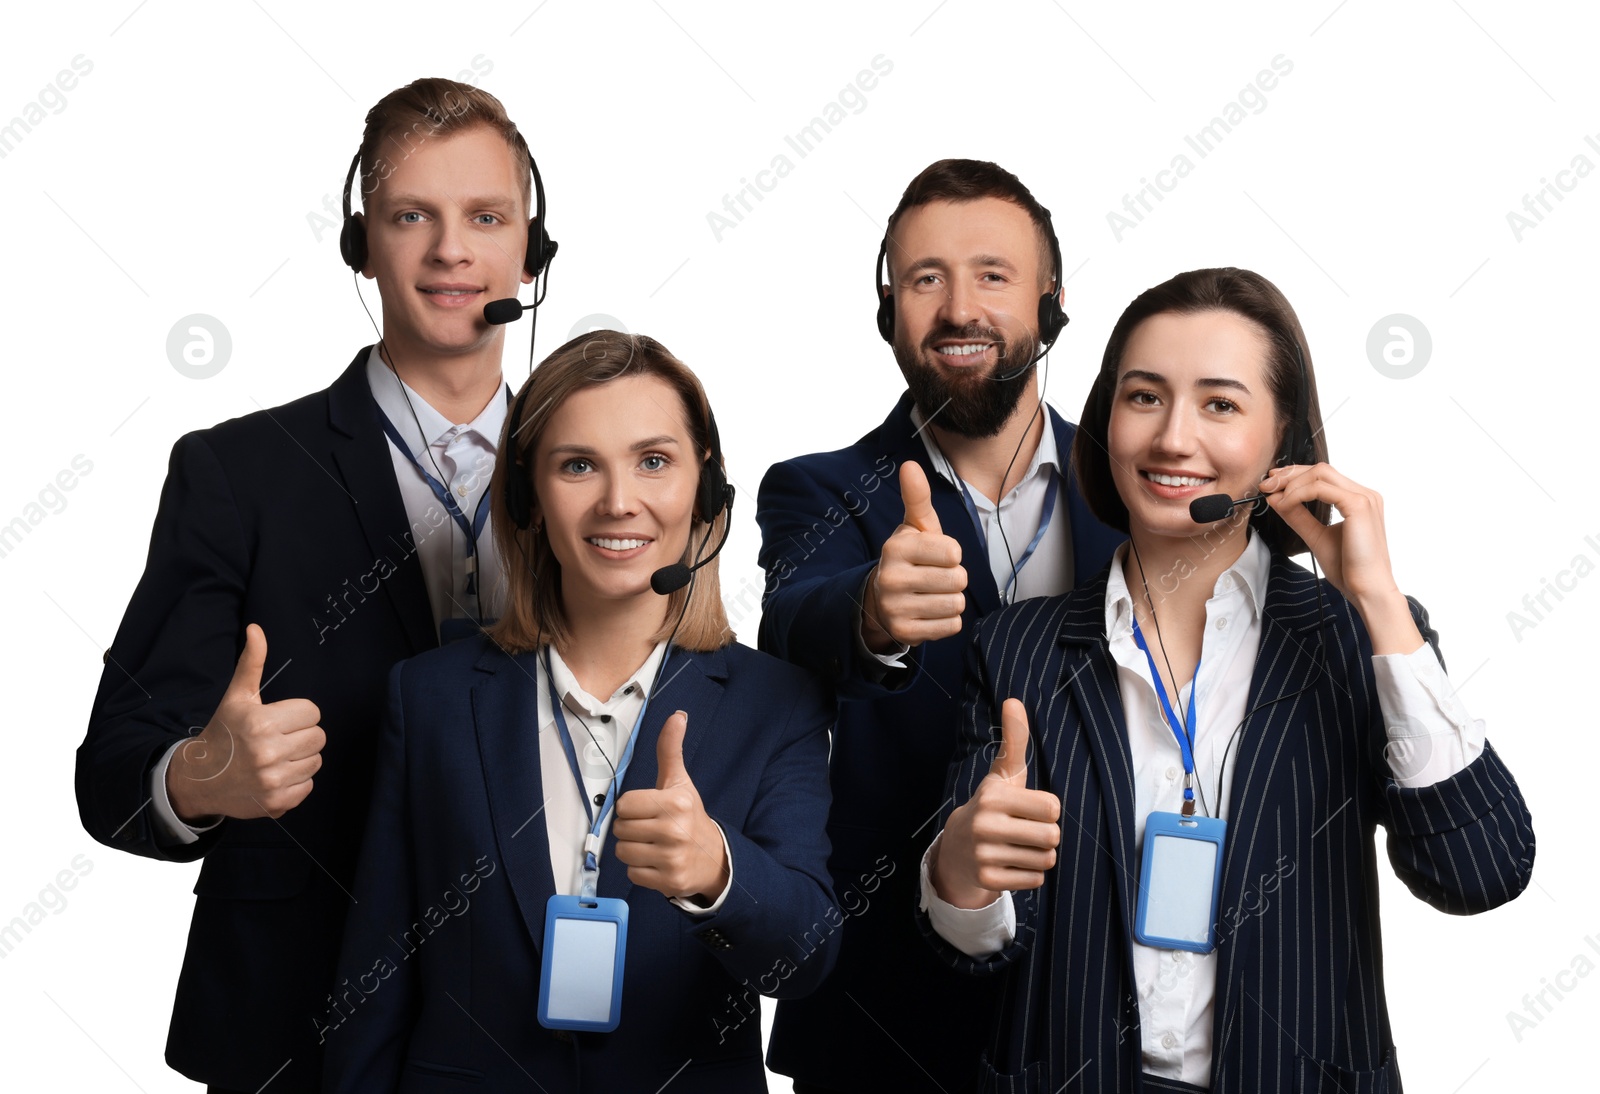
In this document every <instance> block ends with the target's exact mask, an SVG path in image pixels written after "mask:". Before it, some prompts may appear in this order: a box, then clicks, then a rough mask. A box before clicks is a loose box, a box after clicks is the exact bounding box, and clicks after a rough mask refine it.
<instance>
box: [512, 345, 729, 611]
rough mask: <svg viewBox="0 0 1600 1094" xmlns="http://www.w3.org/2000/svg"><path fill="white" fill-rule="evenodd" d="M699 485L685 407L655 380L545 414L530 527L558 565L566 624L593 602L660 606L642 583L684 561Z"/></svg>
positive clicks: (616, 383)
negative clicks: (537, 527) (540, 530)
mask: <svg viewBox="0 0 1600 1094" xmlns="http://www.w3.org/2000/svg"><path fill="white" fill-rule="evenodd" d="M698 482H699V462H698V460H697V457H696V453H695V446H694V442H693V440H692V438H691V434H690V431H689V425H688V419H687V415H686V414H685V410H684V405H683V400H682V399H681V398H680V397H679V395H678V393H677V391H676V390H674V389H673V388H672V386H671V385H669V384H668V383H667V382H666V381H665V380H662V379H660V378H659V377H656V376H651V375H632V376H623V377H621V378H619V379H615V380H610V381H607V382H606V383H602V384H597V385H594V386H592V387H585V388H582V389H580V390H578V391H576V392H574V393H573V394H571V395H570V396H568V397H567V399H566V400H565V401H564V402H563V403H562V404H561V405H560V406H559V407H557V408H556V409H555V411H554V412H552V414H551V416H550V419H549V423H548V424H547V425H546V426H545V428H544V431H543V434H542V436H541V437H540V440H539V445H538V455H537V460H536V464H535V471H534V480H533V483H534V493H535V494H536V495H537V498H538V501H537V503H536V505H535V520H542V521H543V522H544V534H545V535H546V536H547V537H548V539H549V543H550V549H551V551H552V552H553V553H554V554H555V556H556V560H557V561H558V562H559V563H560V564H561V593H562V599H563V601H564V602H565V603H566V606H567V612H568V614H569V617H570V616H571V615H572V614H574V613H576V612H581V611H583V610H584V606H585V605H586V604H593V603H594V602H595V601H597V600H622V599H628V598H633V597H640V596H648V597H649V598H650V599H651V601H652V602H654V603H656V604H660V605H664V604H665V603H666V600H665V598H663V597H660V596H658V595H657V594H656V593H655V592H653V591H652V590H651V588H650V575H651V574H652V573H654V572H655V571H656V570H657V569H659V568H661V567H663V566H670V565H672V564H673V563H675V562H677V561H679V560H680V559H681V558H682V557H683V554H684V550H685V547H686V546H687V544H688V542H689V529H690V525H691V521H692V518H693V514H694V501H695V488H696V485H697V484H698Z"/></svg>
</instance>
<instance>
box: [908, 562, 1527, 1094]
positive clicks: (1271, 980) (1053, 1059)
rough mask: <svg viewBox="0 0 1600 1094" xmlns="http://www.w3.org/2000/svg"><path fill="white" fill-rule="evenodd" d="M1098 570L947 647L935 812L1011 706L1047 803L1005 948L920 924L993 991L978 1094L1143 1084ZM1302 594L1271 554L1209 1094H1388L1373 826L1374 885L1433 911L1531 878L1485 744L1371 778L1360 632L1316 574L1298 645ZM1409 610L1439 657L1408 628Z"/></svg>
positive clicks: (966, 782)
mask: <svg viewBox="0 0 1600 1094" xmlns="http://www.w3.org/2000/svg"><path fill="white" fill-rule="evenodd" d="M1108 572H1109V571H1108V570H1107V571H1102V572H1101V574H1100V576H1099V578H1098V579H1097V580H1096V581H1095V582H1093V583H1092V584H1089V585H1084V586H1080V587H1079V588H1078V589H1076V590H1074V591H1072V592H1070V593H1067V594H1065V595H1063V596H1057V597H1046V598H1039V599H1034V600H1027V601H1023V602H1021V603H1019V604H1017V605H1015V606H1013V607H1010V608H1006V609H1003V610H1001V611H999V612H997V613H995V614H993V615H990V616H988V617H987V618H985V619H984V620H983V623H982V625H981V627H980V628H979V631H978V634H977V637H976V639H975V641H974V644H973V646H972V647H971V648H970V650H969V653H968V674H967V683H966V702H965V711H964V717H963V724H962V734H963V744H962V748H963V752H964V755H962V756H959V757H958V758H957V760H956V761H955V763H954V764H953V765H952V767H951V774H950V800H949V801H948V802H947V804H946V807H945V808H946V814H945V815H946V817H948V815H949V810H950V809H953V808H954V807H955V806H956V805H959V804H960V803H961V802H964V801H966V800H967V799H968V798H970V797H971V796H972V794H973V792H974V791H975V790H976V788H977V784H978V781H979V780H980V779H982V778H983V776H984V775H985V774H986V773H987V772H988V768H989V764H990V760H991V759H992V756H993V753H994V749H995V748H997V747H998V742H999V721H998V716H999V707H1000V704H1001V702H1002V701H1003V700H1005V699H1006V698H1011V697H1015V698H1018V699H1021V700H1022V702H1023V704H1024V705H1025V706H1026V707H1027V711H1028V721H1029V726H1030V731H1031V734H1032V738H1033V739H1032V747H1031V748H1030V755H1029V758H1028V768H1029V774H1028V779H1029V782H1028V785H1030V786H1032V787H1035V788H1038V787H1048V788H1049V789H1051V790H1052V791H1054V792H1055V793H1056V794H1057V795H1059V796H1060V797H1061V799H1062V803H1063V810H1062V820H1061V827H1062V833H1061V837H1062V838H1061V847H1060V852H1059V856H1058V859H1057V864H1056V866H1055V867H1054V868H1053V869H1052V870H1051V871H1050V872H1049V873H1048V874H1047V875H1046V877H1045V882H1044V885H1043V887H1042V888H1040V889H1038V890H1034V891H1032V892H1026V893H1018V894H1015V899H1016V911H1017V937H1016V940H1015V941H1014V942H1013V943H1012V945H1011V946H1010V947H1009V948H1007V949H1006V950H1004V951H1002V952H1000V953H998V954H994V955H991V956H990V957H988V958H986V959H983V960H975V959H973V958H970V957H967V956H966V955H965V954H962V953H960V952H959V951H957V950H955V949H954V948H953V947H951V946H949V945H948V944H947V943H945V942H944V941H943V940H942V939H941V938H939V937H938V935H936V934H934V933H933V930H932V928H931V926H930V924H929V923H928V919H927V916H926V914H925V913H919V920H920V922H921V925H922V928H923V931H924V933H925V934H926V935H927V936H928V938H929V940H930V941H931V942H932V943H933V944H934V946H935V948H936V949H938V950H939V951H940V953H941V954H942V955H943V956H944V957H945V959H946V960H947V961H949V962H950V963H951V964H952V965H955V966H957V967H959V968H963V969H965V970H967V971H969V972H974V973H990V972H993V973H999V974H1000V975H1001V976H1002V977H1003V978H1004V988H1003V996H1004V1003H1003V1005H1002V1007H1001V1010H1000V1012H999V1014H998V1016H997V1021H996V1028H995V1030H994V1037H993V1041H992V1044H991V1046H990V1050H989V1053H988V1057H987V1059H986V1060H985V1062H984V1066H983V1081H982V1085H981V1086H980V1089H981V1090H984V1091H995V1092H1003V1094H1023V1092H1032V1091H1058V1092H1059V1091H1063V1090H1065V1091H1102V1092H1107V1094H1109V1092H1112V1091H1118V1092H1132V1091H1138V1090H1140V1089H1141V1082H1140V1079H1139V1077H1138V1076H1139V1074H1140V1036H1139V1009H1138V1005H1137V1001H1136V994H1135V993H1136V986H1135V982H1134V975H1133V950H1132V925H1133V919H1134V908H1135V903H1136V899H1137V888H1138V881H1139V865H1140V864H1139V857H1138V854H1137V853H1136V849H1135V847H1134V839H1133V820H1134V818H1133V809H1134V789H1133V764H1132V759H1131V757H1130V755H1129V751H1128V743H1127V741H1128V736H1127V729H1126V725H1125V723H1124V720H1123V712H1122V699H1121V693H1120V691H1119V689H1118V685H1117V671H1116V664H1115V662H1114V661H1113V660H1112V657H1111V654H1110V650H1109V647H1108V645H1107V642H1106V637H1105V594H1106V576H1107V573H1108ZM1317 584H1318V582H1317V580H1316V579H1315V578H1314V577H1313V576H1312V575H1311V574H1310V573H1308V572H1306V571H1305V570H1304V569H1302V568H1301V567H1299V566H1298V565H1296V564H1295V563H1293V562H1291V561H1289V559H1288V558H1287V557H1285V556H1283V555H1277V554H1275V555H1274V556H1273V559H1272V568H1271V571H1270V576H1269V579H1268V584H1267V596H1266V604H1265V607H1264V609H1263V626H1262V636H1261V648H1260V650H1259V652H1258V654H1257V658H1256V664H1255V670H1254V674H1253V677H1252V680H1251V684H1250V696H1249V703H1248V705H1247V707H1246V709H1247V710H1248V711H1251V712H1252V713H1251V714H1250V715H1249V717H1248V718H1247V719H1246V721H1245V724H1244V728H1243V730H1242V732H1241V733H1240V734H1239V737H1238V740H1237V742H1236V744H1235V747H1236V748H1238V749H1239V756H1238V760H1237V766H1236V768H1235V772H1234V776H1233V784H1232V787H1231V790H1230V794H1231V800H1230V811H1229V816H1230V817H1231V818H1232V819H1231V821H1230V823H1229V825H1228V833H1227V840H1226V844H1225V847H1224V858H1223V877H1222V890H1221V897H1220V903H1219V922H1218V937H1219V941H1218V961H1217V964H1216V975H1217V988H1216V1003H1215V1013H1214V1022H1215V1025H1214V1028H1213V1036H1212V1065H1211V1081H1210V1089H1211V1090H1212V1091H1213V1092H1219V1094H1220V1092H1227V1094H1232V1092H1241V1094H1244V1092H1250V1094H1254V1092H1257V1091H1295V1092H1329V1094H1331V1092H1334V1091H1339V1092H1342V1094H1395V1092H1398V1091H1400V1089H1401V1085H1400V1074H1399V1070H1398V1067H1397V1065H1396V1062H1395V1050H1394V1045H1393V1042H1392V1039H1391V1035H1390V1027H1389V1016H1388V1010H1387V1005H1386V1003H1385V1000H1384V989H1383V944H1382V937H1381V933H1380V931H1379V923H1378V878H1377V871H1378V862H1377V852H1376V850H1375V847H1374V841H1373V829H1374V827H1375V826H1376V825H1380V824H1381V825H1383V826H1384V828H1385V829H1386V830H1387V832H1388V853H1389V860H1390V862H1391V864H1392V865H1393V867H1394V870H1395V872H1396V873H1397V874H1398V875H1399V876H1400V878H1401V879H1402V880H1403V881H1404V882H1405V883H1406V885H1407V886H1408V887H1409V888H1410V889H1411V891H1412V892H1413V893H1415V894H1416V895H1417V896H1418V897H1420V898H1422V899H1423V900H1425V901H1427V902H1428V903H1429V904H1431V905H1433V906H1434V907H1436V908H1439V909H1440V910H1442V911H1446V912H1450V913H1454V914H1470V913H1473V912H1480V911H1484V910H1486V909H1489V908H1493V907H1495V906H1497V905H1499V904H1502V903H1504V902H1506V901H1508V900H1511V899H1512V898H1514V897H1515V896H1517V895H1518V894H1519V893H1520V892H1522V890H1523V888H1524V887H1525V886H1526V885H1527V883H1528V878H1529V876H1530V874H1531V872H1532V869H1533V858H1534V836H1533V828H1532V820H1531V818H1530V816H1529V814H1528V809H1527V806H1526V805H1525V803H1524V802H1523V799H1522V795H1521V793H1520V792H1519V790H1518V789H1517V784H1516V781H1515V780H1514V779H1513V778H1512V776H1511V773H1510V772H1509V771H1507V770H1506V768H1505V766H1504V765H1503V764H1502V763H1501V762H1500V759H1499V757H1498V756H1496V754H1495V752H1494V750H1493V749H1492V748H1491V747H1489V746H1488V745H1487V744H1486V745H1485V747H1484V752H1483V755H1482V756H1480V757H1479V758H1478V759H1477V760H1475V761H1474V762H1473V763H1472V764H1471V765H1470V766H1469V767H1468V768H1467V769H1466V770H1464V771H1462V772H1461V773H1460V774H1458V775H1456V776H1455V777H1453V778H1451V779H1448V780H1446V781H1444V782H1442V783H1438V784H1435V785H1434V786H1430V787H1425V788H1421V789H1404V788H1402V787H1400V786H1399V785H1398V784H1397V783H1395V782H1394V781H1393V780H1392V779H1391V778H1389V777H1388V772H1389V768H1388V763H1387V760H1386V758H1385V752H1384V750H1385V745H1386V743H1387V738H1386V735H1385V732H1384V725H1383V716H1382V713H1381V711H1380V709H1379V706H1378V700H1377V694H1376V686H1375V683H1374V679H1373V674H1372V664H1371V656H1372V647H1371V643H1370V641H1369V639H1368V636H1367V633H1366V628H1365V627H1364V626H1363V624H1362V623H1361V620H1360V617H1359V616H1358V615H1357V614H1356V612H1355V609H1354V607H1353V606H1352V605H1351V604H1350V603H1349V602H1348V601H1346V600H1345V599H1344V597H1342V596H1341V595H1340V594H1339V593H1338V592H1337V591H1335V590H1334V589H1333V587H1332V586H1331V585H1329V584H1327V583H1326V582H1322V583H1321V584H1322V590H1323V610H1324V612H1325V618H1326V623H1325V626H1324V627H1323V628H1322V630H1323V636H1322V640H1321V641H1320V642H1319V640H1318V635H1317V631H1318V596H1317ZM1411 605H1412V614H1413V616H1414V618H1415V619H1416V621H1417V625H1418V628H1419V629H1420V630H1421V631H1422V633H1423V635H1424V636H1425V637H1426V638H1427V640H1428V641H1429V643H1430V644H1432V645H1433V647H1434V650H1435V653H1437V652H1438V642H1437V635H1436V634H1435V633H1434V632H1433V631H1432V630H1431V629H1430V628H1429V627H1428V622H1427V613H1426V612H1425V611H1423V609H1422V607H1421V605H1419V604H1417V603H1416V601H1412V602H1411ZM1441 662H1442V658H1441ZM1273 700H1279V701H1277V702H1273ZM1258 708H1259V709H1258Z"/></svg>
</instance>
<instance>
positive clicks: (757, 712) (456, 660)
mask: <svg viewBox="0 0 1600 1094" xmlns="http://www.w3.org/2000/svg"><path fill="white" fill-rule="evenodd" d="M535 664H536V662H535V655H534V654H522V655H520V656H517V657H511V656H509V655H507V654H505V653H503V652H502V651H501V650H499V649H498V648H496V647H495V646H493V645H492V644H491V643H490V641H489V640H488V639H487V638H480V639H476V640H472V641H463V642H458V643H454V644H452V645H450V646H446V647H445V648H443V649H440V650H438V651H436V652H434V653H429V654H424V655H423V656H422V657H419V658H417V659H416V660H413V661H408V662H406V663H404V664H402V665H399V666H397V667H396V668H395V670H394V674H393V676H392V678H391V682H390V693H389V716H388V718H387V720H386V722H385V724H384V738H383V742H382V744H381V746H380V749H379V755H378V774H377V778H376V781H375V783H374V789H373V803H372V816H371V819H370V822H369V823H368V826H367V838H366V843H365V845H364V847H363V849H362V855H361V867H360V870H359V871H358V874H357V880H356V888H355V893H356V898H357V900H358V901H359V903H358V904H357V905H356V906H355V908H353V909H352V911H351V914H350V918H349V922H348V926H347V930H346V932H345V941H344V952H343V956H342V958H341V960H340V970H341V974H342V975H341V980H340V986H339V988H338V989H336V995H337V996H338V999H337V1000H336V1002H337V1003H338V1004H339V1006H338V1007H337V1008H335V1009H330V1012H329V1016H328V1021H327V1025H328V1026H329V1027H330V1028H328V1029H327V1031H326V1036H327V1040H328V1057H327V1060H328V1070H327V1075H328V1087H329V1089H330V1090H333V1091H348V1092H351V1094H355V1092H360V1094H378V1092H383V1091H393V1090H403V1091H432V1090H441V1091H442V1090H459V1089H462V1084H464V1083H469V1082H470V1083H474V1084H476V1086H475V1087H474V1088H475V1089H482V1090H521V1089H524V1088H530V1086H531V1084H530V1083H529V1078H530V1076H531V1077H533V1078H535V1079H537V1081H538V1083H539V1085H540V1087H542V1088H543V1089H544V1090H546V1091H549V1092H550V1094H556V1092H558V1091H576V1090H578V1089H579V1084H578V1077H577V1068H578V1067H579V1066H580V1062H579V1059H578V1057H579V1056H581V1070H582V1086H583V1089H587V1090H618V1091H645V1092H649V1091H654V1090H657V1089H660V1088H661V1087H662V1086H664V1085H666V1084H667V1083H668V1082H669V1081H670V1082H671V1084H672V1089H682V1090H684V1091H713V1092H716V1091H729V1092H734V1091H764V1090H765V1089H766V1079H765V1077H764V1075H763V1072H762V1068H761V1023H760V1019H759V1017H758V1016H757V1005H758V998H757V993H758V992H762V993H765V994H769V995H774V996H777V997H780V998H793V997H795V996H798V995H803V994H805V993H806V992H808V991H810V990H812V989H813V988H815V987H816V985H817V984H818V983H819V982H820V981H821V980H822V978H823V977H824V976H826V975H827V973H828V970H829V969H830V968H831V967H832V965H833V961H834V957H835V955H836V952H837V950H838V945H837V941H836V940H837V931H838V927H839V925H840V924H841V923H842V917H841V916H840V915H839V914H838V912H837V910H836V909H834V908H833V901H832V895H831V893H830V891H829V887H828V873H827V860H828V841H827V835H826V831H825V826H826V819H827V812H828V781H827V780H828V729H829V727H830V726H831V724H832V722H833V704H832V702H831V700H829V699H827V698H826V697H825V696H824V694H823V692H822V691H821V689H819V688H818V687H817V686H816V683H815V682H814V681H813V680H811V679H810V678H809V677H808V676H807V674H805V673H804V672H802V671H801V670H799V669H796V668H794V667H793V666H791V665H785V664H783V663H782V662H780V661H777V660H775V659H773V658H770V657H767V656H766V655H764V654H760V653H757V652H756V651H754V650H752V649H749V648H748V647H745V646H738V645H733V646H727V647H724V648H723V649H720V650H715V651H712V652H709V653H689V652H686V651H683V650H677V649H675V650H673V651H672V655H671V658H670V660H669V661H668V664H667V666H666V670H665V673H666V675H665V679H664V681H663V683H662V686H661V688H660V690H659V692H658V693H657V694H656V695H655V696H654V697H653V698H652V699H651V701H650V705H649V709H648V710H647V711H646V714H645V719H644V723H643V724H642V725H641V726H640V729H639V740H638V743H637V745H636V747H635V751H634V757H633V763H632V765H631V766H630V767H629V768H628V771H627V774H626V775H625V776H624V779H623V785H622V792H623V793H626V792H627V791H629V790H633V789H641V788H644V789H648V788H650V787H653V786H655V784H656V772H657V767H656V739H657V737H658V736H659V735H660V732H661V726H662V724H663V723H664V722H665V721H666V719H667V717H668V716H669V715H670V714H671V712H672V711H673V710H683V711H685V712H686V713H687V714H688V716H689V724H688V731H687V735H686V736H685V738H684V748H683V757H684V764H685V766H686V767H687V769H688V771H689V775H690V777H691V778H692V779H693V780H694V783H695V787H696V789H697V790H698V792H699V794H700V797H701V800H702V801H703V802H704V804H705V808H706V812H707V813H708V814H709V815H710V816H711V818H712V819H713V820H715V821H717V822H718V824H719V825H720V826H721V827H722V830H723V832H724V834H725V835H726V836H727V840H728V847H729V850H730V851H731V853H732V872H733V884H732V888H731V890H730V892H729V893H728V896H727V898H726V901H725V903H724V904H723V906H722V907H721V908H720V909H718V910H717V911H716V912H714V913H712V914H710V915H705V916H694V915H691V914H689V913H688V912H685V911H682V910H681V909H679V908H677V907H675V906H673V905H672V904H671V903H669V902H668V900H667V898H666V897H665V896H663V895H661V894H660V893H657V892H654V891H653V890H650V889H644V888H639V887H635V886H634V885H632V884H631V883H630V882H629V880H628V872H627V867H626V866H625V865H623V864H622V863H620V862H619V861H618V860H617V858H616V838H615V837H614V836H612V835H609V834H608V836H607V839H606V844H605V850H604V854H603V855H602V856H601V860H600V864H601V868H600V887H599V893H600V895H601V896H609V897H618V898H621V899H624V900H626V901H627V902H628V914H629V926H628V940H627V957H626V965H625V972H624V978H623V997H622V1020H621V1024H620V1025H619V1026H618V1027H617V1029H616V1030H615V1031H614V1032H612V1033H608V1034H595V1033H582V1034H578V1035H576V1039H575V1040H574V1037H573V1035H571V1034H567V1033H561V1034H557V1033H555V1032H554V1031H551V1030H547V1029H545V1028H543V1027H542V1026H540V1025H539V1024H538V1021H537V1019H536V1014H537V1010H538V1000H539V982H540V957H541V950H542V947H543V943H544V926H545V904H546V901H548V900H549V898H550V897H551V895H552V894H554V892H555V882H554V879H553V878H552V876H551V872H550V844H549V837H548V835H547V832H546V827H545V814H544V811H543V802H544V792H543V775H542V772H541V768H540V763H539V744H538V734H539V727H538V724H537V711H538V695H539V693H538V686H539V685H538V683H537V673H536V671H535ZM555 775H556V777H557V778H563V779H564V778H567V777H569V776H568V773H567V771H566V770H565V769H563V770H561V771H559V772H556V773H555ZM468 883H470V884H472V885H473V886H474V889H475V891H474V889H468V888H466V885H467V884H468ZM468 894H470V895H468ZM441 909H443V911H442V910H441ZM445 911H448V913H449V914H448V915H447V914H445ZM432 924H436V927H435V926H430V925H432ZM385 962H387V963H388V964H387V965H386V964H385ZM363 976H365V977H367V979H366V980H363V979H362V977H363ZM347 998H348V1000H349V1001H348V1003H346V1002H345V1000H346V999H347ZM674 1076H676V1078H674Z"/></svg>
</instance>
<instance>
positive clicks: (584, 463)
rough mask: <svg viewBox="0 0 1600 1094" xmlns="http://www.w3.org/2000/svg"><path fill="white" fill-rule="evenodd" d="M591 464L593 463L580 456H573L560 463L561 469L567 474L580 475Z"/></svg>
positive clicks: (591, 466) (587, 469)
mask: <svg viewBox="0 0 1600 1094" xmlns="http://www.w3.org/2000/svg"><path fill="white" fill-rule="evenodd" d="M593 466H594V465H593V464H591V463H590V462H589V461H588V460H586V459H584V458H583V457H582V456H574V457H573V458H572V459H570V460H568V461H567V462H566V463H564V464H562V465H561V470H562V471H564V472H566V473H567V474H569V475H582V474H583V473H584V472H586V471H589V470H591V469H592V468H593Z"/></svg>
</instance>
